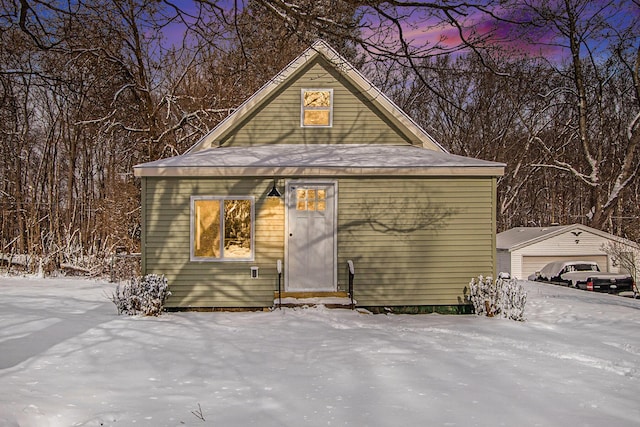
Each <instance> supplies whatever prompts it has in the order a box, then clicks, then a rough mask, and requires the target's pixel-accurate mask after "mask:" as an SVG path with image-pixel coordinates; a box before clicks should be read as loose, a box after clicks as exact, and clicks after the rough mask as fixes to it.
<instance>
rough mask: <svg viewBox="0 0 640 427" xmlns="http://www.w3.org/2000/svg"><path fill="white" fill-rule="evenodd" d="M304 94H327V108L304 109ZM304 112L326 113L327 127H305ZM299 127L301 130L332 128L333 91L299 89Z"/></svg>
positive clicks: (328, 89) (325, 89) (326, 89)
mask: <svg viewBox="0 0 640 427" xmlns="http://www.w3.org/2000/svg"><path fill="white" fill-rule="evenodd" d="M305 92H329V106H328V107H305V105H304V94H305ZM305 111H328V112H329V124H328V125H307V124H305V123H304V113H305ZM300 127H302V128H330V127H333V89H330V88H302V89H300Z"/></svg>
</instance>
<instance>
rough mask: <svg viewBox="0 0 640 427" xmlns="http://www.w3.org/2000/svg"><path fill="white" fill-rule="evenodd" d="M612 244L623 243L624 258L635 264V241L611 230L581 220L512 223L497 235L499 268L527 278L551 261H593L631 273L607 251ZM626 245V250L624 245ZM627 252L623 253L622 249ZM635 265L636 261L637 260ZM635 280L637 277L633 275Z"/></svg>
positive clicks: (605, 266)
mask: <svg viewBox="0 0 640 427" xmlns="http://www.w3.org/2000/svg"><path fill="white" fill-rule="evenodd" d="M612 244H618V245H622V248H623V250H622V253H623V256H625V258H627V259H628V260H629V261H631V263H632V264H635V262H634V260H636V259H640V257H638V249H637V245H636V244H634V243H633V242H630V241H627V240H625V239H622V238H620V237H617V236H614V235H613V234H609V233H606V232H604V231H600V230H597V229H595V228H591V227H587V226H586V225H581V224H572V225H554V226H549V227H515V228H512V229H510V230H507V231H503V232H502V233H498V235H497V237H496V246H497V256H498V271H500V272H502V271H504V272H508V273H510V274H511V276H512V277H516V278H519V279H526V278H527V277H529V276H530V275H531V274H533V273H535V272H536V271H540V269H541V268H542V267H544V266H545V265H547V264H548V263H550V262H553V261H565V260H566V261H595V262H597V263H598V265H599V266H600V269H601V270H602V271H607V272H612V273H618V272H626V273H634V274H636V273H635V272H632V271H628V270H632V269H633V268H625V266H624V264H625V263H624V262H622V264H623V265H622V266H621V262H620V260H619V259H616V256H613V255H612V254H608V253H607V252H610V251H607V250H606V248H607V247H609V246H610V245H612ZM624 248H628V252H626V249H624ZM619 252H620V251H619ZM625 252H626V253H627V255H624V253H625ZM636 265H637V264H636ZM636 280H637V277H636Z"/></svg>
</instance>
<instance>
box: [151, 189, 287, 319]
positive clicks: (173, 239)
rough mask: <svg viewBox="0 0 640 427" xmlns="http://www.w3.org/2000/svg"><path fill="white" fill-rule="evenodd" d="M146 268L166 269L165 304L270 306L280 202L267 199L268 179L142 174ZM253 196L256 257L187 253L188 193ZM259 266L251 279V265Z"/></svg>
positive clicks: (278, 254)
mask: <svg viewBox="0 0 640 427" xmlns="http://www.w3.org/2000/svg"><path fill="white" fill-rule="evenodd" d="M143 181H146V183H145V184H144V188H146V191H145V192H144V193H143V196H142V197H143V201H142V204H143V206H144V213H143V217H144V224H145V225H144V228H145V230H144V234H143V235H144V236H145V243H146V246H145V248H144V251H143V265H144V266H145V270H144V273H145V274H149V273H156V274H164V275H165V276H166V277H167V281H168V283H169V286H170V290H171V294H172V295H171V297H170V298H169V300H168V303H167V306H168V307H269V306H271V305H272V304H273V290H274V289H275V287H276V282H275V280H276V279H275V278H276V277H277V273H276V260H277V259H284V251H283V247H284V241H283V239H284V202H283V201H282V200H278V199H267V198H266V196H265V195H266V194H267V192H268V191H269V189H270V188H271V185H272V183H273V181H272V180H271V179H261V178H256V179H243V180H237V179H227V180H215V179H175V178H173V179H172V178H159V179H156V178H144V179H143ZM192 195H202V196H230V195H231V196H232V195H237V196H254V197H255V206H254V208H255V236H254V242H253V243H254V245H255V259H254V261H227V262H225V261H222V262H199V261H198V262H194V261H190V259H189V245H190V240H189V239H190V236H189V233H190V216H189V215H190V196H192ZM252 266H256V267H259V278H258V279H251V278H250V277H249V276H250V268H251V267H252Z"/></svg>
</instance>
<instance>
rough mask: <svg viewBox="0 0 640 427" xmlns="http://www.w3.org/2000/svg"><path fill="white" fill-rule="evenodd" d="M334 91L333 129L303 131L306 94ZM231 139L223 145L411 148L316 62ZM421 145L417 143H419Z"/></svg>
mask: <svg viewBox="0 0 640 427" xmlns="http://www.w3.org/2000/svg"><path fill="white" fill-rule="evenodd" d="M303 88H304V89H318V88H326V89H333V105H334V107H333V126H332V127H330V128H308V127H307V128H303V127H301V126H300V114H301V105H300V103H301V101H300V98H301V95H300V93H301V89H303ZM234 131H235V133H234V134H232V135H231V136H227V137H224V138H223V139H222V140H221V141H218V144H219V145H225V146H239V145H254V144H259V145H265V144H376V143H381V144H391V145H399V144H403V145H404V144H408V143H411V142H410V141H409V139H407V138H406V137H404V136H402V134H401V133H400V132H399V131H398V129H397V128H396V127H394V126H393V125H392V124H391V123H390V121H388V120H387V119H385V118H384V117H383V116H382V115H381V114H379V113H378V112H377V110H375V109H373V107H372V104H371V103H370V102H368V101H367V99H366V98H365V96H364V95H363V94H362V93H359V92H357V91H356V90H355V88H354V87H353V86H351V85H350V84H349V83H348V82H347V81H346V80H345V79H344V78H343V77H341V76H340V74H339V73H338V72H337V71H335V70H334V69H333V68H331V67H330V66H328V65H327V64H326V62H325V61H324V60H321V59H318V60H316V61H313V62H312V63H311V64H310V66H309V67H308V68H307V69H306V70H303V72H302V74H301V76H300V77H299V78H296V79H293V80H291V81H288V82H286V83H282V88H281V89H280V90H277V91H276V92H275V94H274V95H272V96H271V97H270V98H269V99H267V100H266V101H265V103H263V105H262V107H260V108H258V110H257V111H256V112H254V113H253V114H250V115H248V117H247V118H246V119H245V120H244V122H243V123H242V124H241V125H240V126H239V127H238V128H236V129H235V130H234ZM415 143H416V144H419V142H418V141H415Z"/></svg>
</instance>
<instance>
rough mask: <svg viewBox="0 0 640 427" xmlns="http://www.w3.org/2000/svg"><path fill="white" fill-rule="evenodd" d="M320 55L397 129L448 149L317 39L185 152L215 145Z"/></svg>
mask: <svg viewBox="0 0 640 427" xmlns="http://www.w3.org/2000/svg"><path fill="white" fill-rule="evenodd" d="M319 56H320V57H322V58H323V59H325V60H326V61H327V62H329V63H330V64H331V65H333V67H334V68H335V69H336V70H337V71H338V72H339V73H340V74H341V75H342V76H343V77H344V78H345V79H346V80H347V81H348V82H349V83H350V84H352V85H353V86H354V87H355V88H357V89H358V90H359V91H360V92H362V93H363V94H365V95H366V96H367V97H368V98H369V100H370V101H371V102H372V104H373V105H374V106H375V107H376V108H377V109H378V110H379V111H380V113H381V114H383V115H384V116H385V117H386V118H387V119H388V120H390V121H391V122H392V123H394V124H395V125H396V126H397V127H398V128H399V129H401V130H402V131H404V132H406V133H407V134H409V135H411V136H413V138H412V139H415V140H418V141H421V142H422V147H423V148H427V149H430V150H435V151H440V152H443V153H447V150H445V149H444V147H442V146H441V145H440V144H439V143H438V142H437V141H436V140H435V139H434V138H433V137H431V135H429V134H428V133H427V132H426V131H425V130H424V129H422V128H421V127H420V126H419V125H418V124H417V123H416V122H415V121H413V119H411V117H409V116H408V115H407V114H406V113H405V112H404V111H402V110H401V109H400V108H399V107H398V106H397V105H396V104H395V103H394V102H393V101H391V100H390V99H389V98H388V97H387V96H386V95H385V94H384V93H382V92H381V91H380V90H379V89H378V88H377V87H375V86H374V85H373V84H372V83H371V82H370V81H369V80H368V79H367V78H366V77H364V75H362V73H360V72H359V71H358V70H357V69H355V68H354V67H353V66H352V65H351V64H350V63H349V62H348V61H347V60H346V59H344V58H343V57H342V56H340V54H338V53H337V52H336V51H335V50H334V49H333V48H332V47H331V46H329V45H328V44H327V43H326V42H325V41H323V40H318V41H316V42H315V43H314V44H313V45H312V46H311V47H309V48H308V49H307V50H306V51H304V52H303V53H302V54H301V55H300V56H298V57H297V58H296V59H294V60H293V61H292V62H291V63H289V65H287V66H286V67H285V68H284V69H283V70H282V71H281V72H280V73H278V74H277V75H276V76H275V77H273V78H272V79H271V80H269V81H268V82H267V83H266V84H265V85H264V86H262V88H260V89H259V90H258V91H257V92H256V93H255V94H253V95H252V96H251V97H250V98H249V99H247V100H246V101H245V102H244V103H242V104H241V105H240V106H239V107H238V108H237V109H236V110H235V111H234V112H233V113H232V114H230V115H229V116H227V118H226V119H224V120H223V121H222V122H220V123H219V124H218V125H217V126H216V127H215V128H213V129H212V130H211V131H210V132H209V133H208V134H206V135H205V136H204V137H202V138H201V139H200V140H199V141H198V142H196V143H195V144H194V145H193V146H191V148H189V149H188V150H187V151H186V152H185V153H184V154H188V153H193V152H196V151H200V150H205V149H208V148H212V147H215V146H216V144H215V141H219V140H220V139H221V138H222V137H223V136H224V135H226V134H228V133H229V132H230V131H232V130H233V129H234V128H235V127H236V126H238V125H239V124H240V123H241V122H242V120H243V119H244V118H245V117H246V116H247V115H248V114H250V113H251V112H252V111H254V110H256V109H257V108H259V107H260V106H261V105H262V104H263V103H264V102H265V101H267V100H268V98H269V96H270V95H271V94H273V93H274V92H275V91H276V90H277V89H278V88H279V87H280V86H281V84H282V83H283V82H284V81H287V80H289V79H292V78H294V77H295V76H297V75H298V74H299V73H301V72H302V71H303V70H304V69H305V65H307V64H309V63H310V62H311V61H313V60H315V59H316V58H318V57H319Z"/></svg>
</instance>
